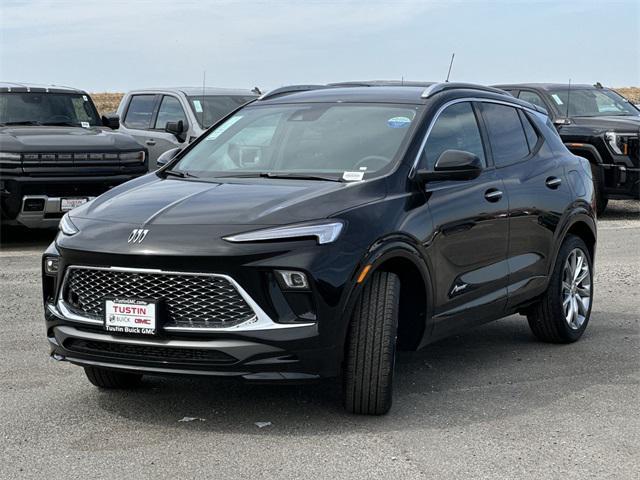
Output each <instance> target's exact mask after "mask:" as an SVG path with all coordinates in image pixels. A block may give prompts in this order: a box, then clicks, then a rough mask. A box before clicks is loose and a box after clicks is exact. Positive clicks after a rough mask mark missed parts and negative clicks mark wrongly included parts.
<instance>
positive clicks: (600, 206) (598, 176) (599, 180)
mask: <svg viewBox="0 0 640 480" xmlns="http://www.w3.org/2000/svg"><path fill="white" fill-rule="evenodd" d="M591 176H592V177H593V193H594V194H595V197H596V213H597V214H598V216H600V215H602V214H603V213H604V211H605V209H606V208H607V204H608V203H609V198H607V196H606V195H605V193H604V178H603V176H602V169H601V168H600V167H599V166H597V165H595V164H593V163H592V164H591Z"/></svg>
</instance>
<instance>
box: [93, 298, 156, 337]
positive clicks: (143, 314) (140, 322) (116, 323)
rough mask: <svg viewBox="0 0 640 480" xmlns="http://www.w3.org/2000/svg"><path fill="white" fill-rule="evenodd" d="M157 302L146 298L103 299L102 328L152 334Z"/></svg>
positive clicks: (112, 330)
mask: <svg viewBox="0 0 640 480" xmlns="http://www.w3.org/2000/svg"><path fill="white" fill-rule="evenodd" d="M157 309H158V304H157V303H156V302H153V301H148V300H136V299H123V298H114V299H107V300H105V305H104V313H105V318H104V328H105V330H107V331H109V332H118V333H134V334H140V335H154V334H155V333H156V327H157Z"/></svg>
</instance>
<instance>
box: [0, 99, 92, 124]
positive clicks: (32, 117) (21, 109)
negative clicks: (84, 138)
mask: <svg viewBox="0 0 640 480" xmlns="http://www.w3.org/2000/svg"><path fill="white" fill-rule="evenodd" d="M99 124H100V122H99V119H98V112H97V111H96V109H95V106H94V105H93V103H92V102H91V99H90V98H89V96H88V95H84V94H81V93H35V92H31V93H20V92H8V93H0V125H69V126H78V127H81V126H84V127H87V126H96V125H99Z"/></svg>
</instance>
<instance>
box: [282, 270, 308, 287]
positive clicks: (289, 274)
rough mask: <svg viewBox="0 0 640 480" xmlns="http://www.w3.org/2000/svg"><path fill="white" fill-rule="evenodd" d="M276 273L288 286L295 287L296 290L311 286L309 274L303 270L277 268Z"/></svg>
mask: <svg viewBox="0 0 640 480" xmlns="http://www.w3.org/2000/svg"><path fill="white" fill-rule="evenodd" d="M276 273H277V274H278V276H279V277H280V280H281V281H282V283H283V284H284V286H285V287H286V288H293V289H296V290H303V289H307V288H309V281H308V280H307V276H306V275H305V274H304V273H302V272H297V271H295V270H276Z"/></svg>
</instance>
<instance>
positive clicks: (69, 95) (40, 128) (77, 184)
mask: <svg viewBox="0 0 640 480" xmlns="http://www.w3.org/2000/svg"><path fill="white" fill-rule="evenodd" d="M118 124H119V121H118V117H117V116H110V117H102V119H101V118H100V117H99V116H98V111H97V110H96V107H95V105H94V104H93V101H92V100H91V97H90V96H89V95H88V94H87V92H84V91H82V90H77V89H74V88H67V87H57V86H50V87H43V86H37V85H26V84H17V83H0V213H1V218H2V223H3V224H5V225H25V226H27V227H32V228H33V227H37V228H41V227H56V226H57V225H58V222H59V221H60V218H61V217H62V215H64V213H65V212H67V211H69V210H71V209H72V208H75V207H77V206H79V205H82V204H83V203H85V202H87V201H89V200H90V199H92V198H94V197H97V196H98V195H100V194H102V193H104V192H106V191H107V190H108V189H109V188H111V187H113V186H115V185H119V184H121V183H123V182H126V181H127V180H131V179H132V178H135V177H138V176H140V175H143V174H145V173H146V172H147V171H148V164H147V162H148V160H147V151H146V149H145V148H143V147H142V146H141V145H140V144H139V143H138V142H136V140H135V139H134V138H133V137H131V136H130V135H126V134H122V133H118V132H113V131H111V129H116V128H118Z"/></svg>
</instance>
